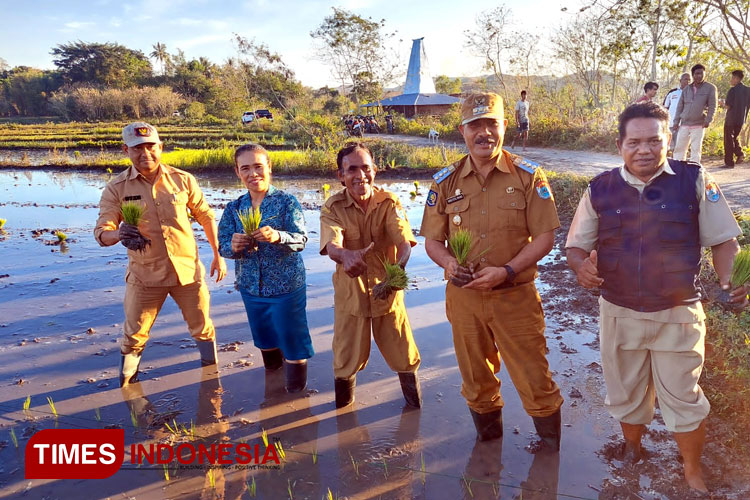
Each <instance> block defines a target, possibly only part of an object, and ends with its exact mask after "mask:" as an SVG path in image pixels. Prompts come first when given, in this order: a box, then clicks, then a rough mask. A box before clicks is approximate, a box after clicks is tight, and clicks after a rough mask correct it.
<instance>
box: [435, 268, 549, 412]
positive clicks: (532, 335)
mask: <svg viewBox="0 0 750 500" xmlns="http://www.w3.org/2000/svg"><path fill="white" fill-rule="evenodd" d="M445 309H446V314H447V316H448V321H450V323H451V326H452V327H453V345H454V347H455V349H456V358H457V359H458V368H459V370H460V371H461V378H462V379H463V385H462V386H461V394H462V395H463V396H464V398H466V403H467V404H468V406H469V408H470V409H472V410H474V411H475V412H477V413H480V414H482V413H489V412H491V411H495V410H497V409H500V408H502V407H503V399H502V396H501V395H500V379H498V378H497V377H496V376H495V374H496V373H498V372H499V371H500V362H501V359H502V360H504V361H505V366H506V368H507V369H508V373H509V374H510V378H511V380H512V381H513V385H515V386H516V390H517V391H518V395H519V396H520V397H521V401H522V402H523V407H524V409H525V410H526V413H528V414H529V415H530V416H532V417H547V416H549V415H552V414H553V413H555V412H556V411H557V410H558V409H559V408H560V406H562V403H563V398H562V396H561V395H560V388H559V387H558V386H557V384H556V383H555V382H554V381H553V380H552V375H551V373H550V371H549V364H548V363H547V358H546V352H547V343H546V339H545V338H544V314H543V313H542V303H541V299H540V297H539V294H538V293H537V291H536V287H535V286H534V283H533V282H529V283H524V284H521V285H517V286H515V287H512V288H506V289H501V290H490V291H486V292H485V291H479V290H468V289H462V288H458V287H456V286H454V285H452V284H451V283H448V286H447V288H446V292H445Z"/></svg>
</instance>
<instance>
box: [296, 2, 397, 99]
mask: <svg viewBox="0 0 750 500" xmlns="http://www.w3.org/2000/svg"><path fill="white" fill-rule="evenodd" d="M384 29H385V19H381V20H380V21H373V20H372V18H367V19H365V18H363V17H361V16H358V15H357V14H354V13H352V12H349V11H347V10H344V9H338V8H335V7H334V8H333V15H331V16H328V17H326V18H325V19H323V23H322V24H321V25H320V26H319V27H318V28H317V29H316V30H315V31H313V32H311V33H310V36H311V37H312V38H313V39H314V40H316V41H317V42H318V44H319V46H318V49H317V52H318V57H319V58H320V59H321V60H322V61H323V62H325V63H326V64H328V65H329V66H330V67H331V69H332V70H333V73H334V75H335V77H336V79H337V80H338V81H339V82H340V83H341V88H342V92H343V93H346V90H347V88H348V89H349V90H350V91H351V95H352V99H353V100H354V102H355V103H356V104H359V101H360V99H361V98H362V97H364V96H362V95H361V92H362V90H364V89H370V90H372V89H373V88H376V87H377V86H378V85H380V86H381V87H382V86H385V85H388V84H389V83H391V81H392V80H393V78H394V76H395V74H396V70H397V68H398V65H399V63H398V58H396V57H394V55H393V54H391V53H390V52H391V51H390V49H389V47H388V39H389V38H391V37H393V36H394V35H395V32H394V33H389V34H386V33H384Z"/></svg>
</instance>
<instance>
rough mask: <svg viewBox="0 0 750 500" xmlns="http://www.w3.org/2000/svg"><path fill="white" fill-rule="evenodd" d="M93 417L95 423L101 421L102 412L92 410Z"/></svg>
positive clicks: (97, 409) (96, 409)
mask: <svg viewBox="0 0 750 500" xmlns="http://www.w3.org/2000/svg"><path fill="white" fill-rule="evenodd" d="M94 416H95V417H96V421H97V422H101V421H102V412H101V410H99V408H94Z"/></svg>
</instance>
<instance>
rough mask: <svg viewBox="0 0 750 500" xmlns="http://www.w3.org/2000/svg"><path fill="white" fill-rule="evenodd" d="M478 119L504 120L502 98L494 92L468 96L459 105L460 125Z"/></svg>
mask: <svg viewBox="0 0 750 500" xmlns="http://www.w3.org/2000/svg"><path fill="white" fill-rule="evenodd" d="M480 118H496V119H498V120H504V119H505V113H504V112H503V98H502V97H500V96H499V95H497V94H495V93H494V92H481V93H477V94H469V95H468V96H466V97H465V98H464V102H463V104H461V125H466V124H467V123H469V122H471V121H474V120H479V119H480Z"/></svg>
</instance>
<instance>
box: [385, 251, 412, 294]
mask: <svg viewBox="0 0 750 500" xmlns="http://www.w3.org/2000/svg"><path fill="white" fill-rule="evenodd" d="M381 262H382V263H383V269H385V279H384V280H383V283H385V284H386V286H388V287H390V288H392V289H394V290H403V289H404V288H406V287H407V286H409V276H408V275H407V274H406V271H405V270H404V268H403V267H401V266H400V265H398V264H393V263H391V262H388V261H387V260H385V259H384V260H382V261H381Z"/></svg>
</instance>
